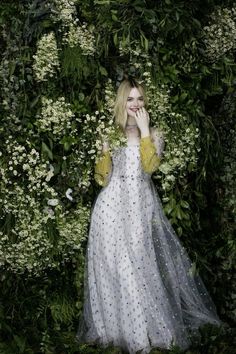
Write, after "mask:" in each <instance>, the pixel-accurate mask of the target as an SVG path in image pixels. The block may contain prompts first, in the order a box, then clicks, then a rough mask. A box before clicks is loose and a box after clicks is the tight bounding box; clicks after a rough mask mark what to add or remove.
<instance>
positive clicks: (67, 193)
mask: <svg viewBox="0 0 236 354" xmlns="http://www.w3.org/2000/svg"><path fill="white" fill-rule="evenodd" d="M71 193H72V189H71V188H68V189H67V191H66V197H67V198H68V199H69V200H70V201H71V202H72V200H73V198H72V196H71Z"/></svg>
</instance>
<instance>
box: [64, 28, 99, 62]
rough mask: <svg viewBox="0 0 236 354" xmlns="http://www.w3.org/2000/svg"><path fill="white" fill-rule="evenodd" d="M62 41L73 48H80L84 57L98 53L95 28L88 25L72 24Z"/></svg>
mask: <svg viewBox="0 0 236 354" xmlns="http://www.w3.org/2000/svg"><path fill="white" fill-rule="evenodd" d="M62 40H63V43H64V44H67V45H68V46H69V47H71V48H73V47H76V46H80V48H81V51H82V54H83V55H93V54H94V53H95V51H96V47H95V36H94V27H93V26H90V27H88V26H87V24H86V23H84V24H83V25H81V26H79V25H78V24H77V23H76V24H71V25H70V27H69V29H68V30H67V31H66V32H65V33H64V34H63V38H62Z"/></svg>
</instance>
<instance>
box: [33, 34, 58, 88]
mask: <svg viewBox="0 0 236 354" xmlns="http://www.w3.org/2000/svg"><path fill="white" fill-rule="evenodd" d="M33 58H34V63H33V71H34V74H35V77H36V80H37V81H39V82H40V81H47V80H48V78H52V77H53V76H54V75H55V74H56V72H57V69H59V67H60V63H59V57H58V48H57V41H56V37H55V33H54V32H50V33H48V34H44V35H43V36H42V37H41V38H40V40H39V41H38V43H37V52H36V54H35V55H33Z"/></svg>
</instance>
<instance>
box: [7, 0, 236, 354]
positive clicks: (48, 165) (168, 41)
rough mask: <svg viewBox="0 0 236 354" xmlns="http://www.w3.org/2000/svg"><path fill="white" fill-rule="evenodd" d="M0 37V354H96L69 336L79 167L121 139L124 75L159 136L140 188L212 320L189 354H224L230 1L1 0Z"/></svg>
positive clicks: (80, 254)
mask: <svg viewBox="0 0 236 354" xmlns="http://www.w3.org/2000/svg"><path fill="white" fill-rule="evenodd" d="M0 29H1V32H0V33H1V37H0V48H1V63H0V82H1V92H0V96H1V102H0V114H1V125H0V135H1V136H0V176H1V179H0V183H1V190H0V208H1V217H0V266H1V272H0V277H1V287H0V289H1V290H0V291H1V304H0V326H1V331H2V334H3V336H2V338H1V342H0V353H3V354H8V353H9V354H13V353H14V354H17V353H47V354H51V353H55V354H59V353H104V352H105V351H104V350H103V349H101V348H91V347H89V346H86V345H84V346H81V347H80V348H79V347H78V345H77V344H76V343H75V339H74V338H75V333H76V329H77V325H78V317H79V314H80V311H81V309H82V303H83V269H84V255H85V249H86V240H87V235H88V227H89V219H90V210H91V206H92V203H93V201H94V198H95V196H96V195H97V193H98V192H99V187H98V186H97V185H96V184H95V182H94V179H93V167H94V162H95V160H96V158H97V156H99V153H100V149H101V136H102V135H103V136H108V137H109V139H110V142H111V146H112V147H113V146H115V145H119V144H122V143H123V140H122V138H121V137H120V135H119V132H118V131H117V130H116V129H115V127H114V125H113V122H112V103H113V99H114V94H115V91H116V88H117V86H118V84H119V82H120V81H121V80H122V78H123V77H124V75H133V76H136V77H137V78H138V79H139V80H140V81H142V82H143V83H144V84H145V85H146V88H147V93H148V99H149V112H150V114H151V122H152V125H153V126H160V127H161V129H162V130H163V131H164V133H165V138H166V151H165V156H164V159H163V162H162V165H161V167H160V170H159V171H158V172H157V173H156V174H155V175H153V179H154V181H155V183H156V186H157V189H158V191H159V193H160V196H161V198H162V202H163V206H164V209H165V212H166V214H167V216H168V218H169V219H170V221H171V223H172V224H173V226H174V228H175V230H176V232H177V234H178V235H179V237H180V239H181V241H182V243H183V244H184V245H185V247H186V248H187V250H188V253H189V254H190V256H191V259H192V260H193V268H194V269H195V271H199V272H200V274H201V276H202V278H203V280H204V282H205V283H206V285H207V288H208V289H209V291H210V293H211V295H212V297H213V299H214V302H215V303H216V305H217V308H218V312H219V315H220V317H221V318H222V320H223V321H224V322H225V323H226V326H225V328H223V329H220V330H218V331H216V330H215V329H212V328H208V329H205V330H204V331H202V339H201V342H197V343H195V344H194V345H193V347H192V349H191V350H190V351H189V353H204V354H206V353H227V354H230V353H233V350H234V349H233V348H234V345H233V343H232V338H233V335H234V334H233V326H234V324H235V298H236V292H235V274H236V273H235V251H236V246H235V236H234V235H235V221H236V218H235V211H236V195H235V191H236V186H235V181H236V162H235V153H236V120H235V114H236V91H235V87H236V63H235V49H236V4H235V3H234V2H233V1H230V0H228V1H216V0H196V1H187V0H185V1H184V0H175V1H174V0H165V1H164V0H160V1H156V0H149V1H148V0H146V1H145V0H134V1H128V0H117V1H113V0H70V1H69V0H47V1H46V0H45V1H44V0H34V1H30V0H28V1H27V0H25V1H23V0H22V1H20V0H18V1H17V0H12V1H7V0H2V1H1V3H0ZM115 352H116V353H118V352H119V349H114V348H110V349H108V350H107V353H115ZM156 352H158V351H156ZM171 352H172V353H180V351H178V349H177V348H175V349H174V348H173V350H172V351H171Z"/></svg>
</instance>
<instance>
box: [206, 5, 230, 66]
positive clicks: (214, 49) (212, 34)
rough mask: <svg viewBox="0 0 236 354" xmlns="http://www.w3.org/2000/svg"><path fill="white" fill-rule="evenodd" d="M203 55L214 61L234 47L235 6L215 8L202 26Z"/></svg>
mask: <svg viewBox="0 0 236 354" xmlns="http://www.w3.org/2000/svg"><path fill="white" fill-rule="evenodd" d="M203 30H204V37H203V41H204V44H205V50H204V53H205V56H206V58H207V59H208V60H209V61H210V62H215V61H217V60H218V59H219V58H221V57H222V56H223V55H224V54H225V53H227V52H229V51H231V50H235V49H236V7H233V8H231V9H228V8H219V7H218V8H216V10H215V11H214V12H213V13H212V14H211V16H210V23H209V25H208V26H205V27H204V28H203Z"/></svg>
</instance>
